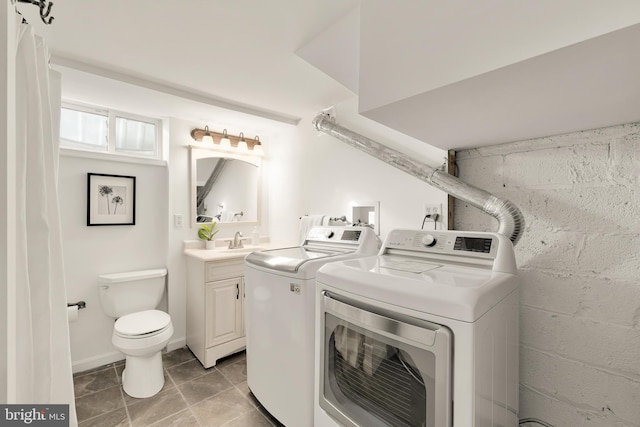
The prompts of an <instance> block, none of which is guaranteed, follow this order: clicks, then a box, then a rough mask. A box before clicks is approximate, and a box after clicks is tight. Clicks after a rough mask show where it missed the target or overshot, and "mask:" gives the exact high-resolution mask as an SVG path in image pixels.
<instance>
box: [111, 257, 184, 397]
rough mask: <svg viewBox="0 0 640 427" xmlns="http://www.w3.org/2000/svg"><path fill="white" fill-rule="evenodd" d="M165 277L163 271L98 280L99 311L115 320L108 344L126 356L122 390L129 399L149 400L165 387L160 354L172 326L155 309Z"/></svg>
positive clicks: (171, 333)
mask: <svg viewBox="0 0 640 427" xmlns="http://www.w3.org/2000/svg"><path fill="white" fill-rule="evenodd" d="M166 276H167V270H166V269H164V268H161V269H155V270H143V271H131V272H127V273H113V274H104V275H101V276H98V285H99V287H100V302H101V304H102V309H103V310H104V312H105V313H106V314H107V315H108V316H110V317H113V318H115V319H117V320H116V321H115V324H114V325H113V336H112V338H111V342H112V343H113V345H114V347H115V348H116V349H118V350H119V351H120V352H122V353H124V355H125V356H126V362H125V368H124V371H123V372H122V388H123V389H124V391H125V392H126V393H127V394H128V395H129V396H131V397H137V398H145V397H151V396H153V395H155V394H156V393H158V392H159V391H160V390H161V389H162V387H163V385H164V372H163V369H162V354H161V350H162V349H163V348H164V347H166V345H167V343H168V342H169V339H170V338H171V336H172V335H173V324H172V323H171V316H169V314H167V313H165V312H164V311H160V310H156V307H158V305H159V304H160V301H161V300H162V296H163V295H164V289H165V278H166Z"/></svg>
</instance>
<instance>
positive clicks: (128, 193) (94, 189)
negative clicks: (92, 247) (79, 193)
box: [87, 172, 136, 227]
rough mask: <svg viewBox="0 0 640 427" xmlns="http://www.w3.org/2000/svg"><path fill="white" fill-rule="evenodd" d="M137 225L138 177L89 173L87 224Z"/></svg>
mask: <svg viewBox="0 0 640 427" xmlns="http://www.w3.org/2000/svg"><path fill="white" fill-rule="evenodd" d="M97 225H136V177H135V176H126V175H109V174H104V173H91V172H89V173H87V226H89V227H90V226H97Z"/></svg>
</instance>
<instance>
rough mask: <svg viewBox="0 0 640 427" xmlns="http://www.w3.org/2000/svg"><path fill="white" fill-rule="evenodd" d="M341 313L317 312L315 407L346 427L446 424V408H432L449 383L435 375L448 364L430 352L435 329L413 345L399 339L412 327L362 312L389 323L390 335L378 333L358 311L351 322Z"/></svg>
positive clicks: (446, 399)
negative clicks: (320, 332) (320, 331)
mask: <svg viewBox="0 0 640 427" xmlns="http://www.w3.org/2000/svg"><path fill="white" fill-rule="evenodd" d="M340 304H341V303H340ZM351 308H353V307H351ZM337 311H340V310H337ZM359 311H360V310H359ZM343 314H346V313H338V312H332V310H331V309H329V310H325V312H324V313H323V316H324V337H323V346H322V347H323V349H322V350H323V351H322V353H323V360H322V367H321V385H320V387H321V389H320V406H321V407H322V408H323V409H324V410H325V411H327V412H328V413H329V414H330V415H332V416H333V417H334V418H337V419H338V420H339V421H341V422H342V423H343V424H345V425H347V426H367V427H376V426H394V427H404V426H406V427H410V426H424V427H435V426H444V425H449V424H446V422H447V420H448V419H449V414H450V406H449V405H448V404H445V405H444V406H445V407H443V408H438V409H436V408H437V404H439V403H442V402H449V401H450V397H449V383H448V382H447V380H445V381H444V383H443V378H444V377H445V376H444V375H442V373H441V375H438V373H437V370H438V369H444V370H445V371H448V367H449V363H448V361H444V362H443V361H439V360H438V354H439V353H440V355H442V354H443V353H442V352H441V351H434V350H433V348H432V347H433V346H434V345H435V343H436V340H435V337H436V335H437V333H438V331H433V330H423V331H418V332H424V339H423V340H422V341H423V342H422V343H419V342H414V341H413V339H414V338H415V336H413V337H411V338H407V337H403V336H401V334H402V332H403V330H407V328H415V329H416V330H417V329H419V327H417V326H414V325H410V324H405V323H402V322H397V321H396V320H393V319H389V318H388V317H384V316H380V315H378V314H373V313H369V312H366V314H368V315H373V316H376V317H378V318H383V319H384V321H391V322H395V323H392V324H393V325H395V326H392V327H391V328H390V329H391V330H393V332H391V331H388V330H386V331H385V330H381V329H379V327H380V326H381V325H380V324H377V325H374V324H372V325H365V323H367V322H366V316H362V315H361V314H362V312H361V313H360V315H358V316H355V317H353V318H352V317H351V316H349V315H343ZM382 329H385V328H384V327H383V328H382ZM444 329H446V328H444ZM446 333H447V334H448V330H446ZM437 341H438V343H439V345H442V344H440V343H441V342H442V341H441V340H437ZM445 345H447V346H448V345H449V342H448V340H447V342H446V344H445ZM446 353H448V352H445V353H444V354H446ZM439 362H443V363H441V365H442V366H439ZM447 406H448V407H449V409H448V414H447V413H446V412H447V408H446V407H447ZM442 421H444V423H442Z"/></svg>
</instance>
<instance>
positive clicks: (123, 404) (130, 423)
mask: <svg viewBox="0 0 640 427" xmlns="http://www.w3.org/2000/svg"><path fill="white" fill-rule="evenodd" d="M125 366H126V365H125ZM113 370H114V372H115V373H116V378H118V385H119V386H120V398H121V399H122V406H124V412H125V414H127V421H128V422H129V427H133V421H132V420H131V415H130V414H129V408H128V407H127V400H126V399H125V397H124V386H123V385H122V378H120V377H119V376H118V368H116V364H115V363H114V364H113ZM122 372H124V370H123V371H122Z"/></svg>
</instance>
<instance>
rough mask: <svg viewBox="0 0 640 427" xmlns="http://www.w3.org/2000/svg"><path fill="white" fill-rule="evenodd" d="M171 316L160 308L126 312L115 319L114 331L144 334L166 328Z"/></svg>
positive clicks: (121, 333) (124, 333)
mask: <svg viewBox="0 0 640 427" xmlns="http://www.w3.org/2000/svg"><path fill="white" fill-rule="evenodd" d="M169 323H171V316H169V315H168V314H167V313H165V312H164V311H160V310H146V311H139V312H137V313H131V314H127V315H126V316H122V317H121V318H119V319H118V320H116V324H115V326H114V329H115V331H116V332H117V333H118V334H119V335H128V336H136V335H145V334H150V333H152V332H156V331H159V330H161V329H164V328H166V327H167V326H169Z"/></svg>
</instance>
